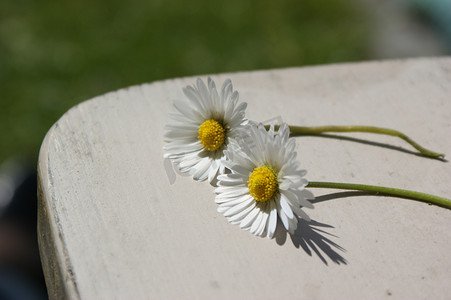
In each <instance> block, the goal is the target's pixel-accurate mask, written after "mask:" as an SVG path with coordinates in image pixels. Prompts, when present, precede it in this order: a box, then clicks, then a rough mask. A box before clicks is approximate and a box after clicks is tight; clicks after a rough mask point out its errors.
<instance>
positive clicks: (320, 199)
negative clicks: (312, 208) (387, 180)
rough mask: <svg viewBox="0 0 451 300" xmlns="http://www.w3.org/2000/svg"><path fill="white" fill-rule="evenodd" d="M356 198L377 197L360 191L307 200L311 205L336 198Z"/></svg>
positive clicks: (375, 194) (374, 194) (376, 194)
mask: <svg viewBox="0 0 451 300" xmlns="http://www.w3.org/2000/svg"><path fill="white" fill-rule="evenodd" d="M358 196H379V194H378V193H371V192H362V191H349V192H338V193H332V194H327V195H322V196H318V197H315V199H313V200H309V201H310V202H311V203H312V204H316V203H320V202H324V201H328V200H333V199H338V198H349V197H358Z"/></svg>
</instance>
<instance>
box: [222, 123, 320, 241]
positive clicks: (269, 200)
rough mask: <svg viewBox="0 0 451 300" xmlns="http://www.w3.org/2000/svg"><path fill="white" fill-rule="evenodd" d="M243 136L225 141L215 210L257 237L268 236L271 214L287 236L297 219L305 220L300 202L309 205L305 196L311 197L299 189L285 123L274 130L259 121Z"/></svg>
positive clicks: (292, 143)
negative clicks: (225, 156)
mask: <svg viewBox="0 0 451 300" xmlns="http://www.w3.org/2000/svg"><path fill="white" fill-rule="evenodd" d="M248 127H249V129H248V130H247V135H246V136H245V137H242V138H241V140H240V139H238V140H234V141H231V142H230V144H229V147H228V150H227V151H225V152H226V155H227V157H228V158H229V161H227V162H226V163H225V165H226V167H227V168H229V169H230V170H231V173H229V174H223V175H220V176H218V185H219V187H218V188H216V190H215V193H216V194H217V195H216V199H215V201H216V203H218V204H219V207H218V211H219V212H220V213H222V214H224V216H226V217H227V219H228V221H229V222H230V223H232V224H239V225H240V227H241V228H243V229H245V230H250V232H251V233H253V234H255V235H258V236H267V237H269V238H272V237H273V236H274V232H275V230H276V226H277V216H278V218H279V219H280V221H281V222H282V224H283V226H284V227H285V229H286V230H287V231H288V232H290V233H291V234H293V233H294V231H295V230H296V227H297V223H298V218H297V217H300V218H303V219H306V220H310V218H309V217H308V216H307V214H306V213H305V212H304V211H302V209H301V206H304V207H308V208H313V205H312V204H311V203H310V202H309V201H308V200H307V199H313V195H312V194H311V193H310V192H309V191H307V190H305V189H304V187H305V186H306V185H307V183H308V182H307V180H306V179H305V178H303V176H304V175H305V174H306V171H305V170H301V169H300V163H299V162H298V161H296V152H295V146H296V144H295V143H296V142H295V139H294V138H289V134H290V130H289V128H288V126H287V124H283V125H282V126H280V128H279V130H278V131H277V132H275V131H274V128H273V127H271V128H270V130H269V131H266V130H265V128H264V126H263V125H259V126H248Z"/></svg>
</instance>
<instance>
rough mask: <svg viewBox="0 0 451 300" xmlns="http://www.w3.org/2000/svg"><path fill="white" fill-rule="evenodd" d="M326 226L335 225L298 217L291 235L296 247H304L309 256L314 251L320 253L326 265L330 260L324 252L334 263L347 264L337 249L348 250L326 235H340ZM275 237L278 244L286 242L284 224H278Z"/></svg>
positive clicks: (320, 257)
mask: <svg viewBox="0 0 451 300" xmlns="http://www.w3.org/2000/svg"><path fill="white" fill-rule="evenodd" d="M322 228H323V229H322ZM324 228H334V227H333V226H332V225H328V224H324V223H320V222H317V221H315V220H311V221H310V222H307V221H305V220H303V219H298V227H297V229H296V231H295V232H294V234H293V235H290V237H291V241H292V243H293V245H294V246H295V247H296V248H302V249H303V250H304V251H305V253H307V254H308V255H309V256H312V252H314V253H315V254H316V255H318V257H319V259H321V261H322V262H323V263H324V264H325V265H328V262H327V260H326V258H325V257H324V255H323V253H324V254H325V255H326V256H327V257H329V259H330V260H332V261H333V262H334V263H336V264H338V265H339V264H345V265H347V264H348V262H347V261H346V259H345V258H344V257H343V256H341V255H340V253H338V252H337V251H336V250H340V251H342V252H346V250H345V249H344V248H343V247H341V246H340V245H338V244H337V243H335V242H333V241H332V240H330V239H329V238H327V237H326V235H329V236H333V237H336V238H338V237H337V236H335V235H333V234H330V233H328V232H327V231H325V230H324ZM275 239H276V242H277V244H279V245H283V244H285V242H286V239H287V232H286V230H285V228H283V225H282V224H278V226H277V229H276V233H275ZM334 248H335V249H334ZM320 250H321V251H320Z"/></svg>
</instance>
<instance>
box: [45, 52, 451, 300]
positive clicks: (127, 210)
mask: <svg viewBox="0 0 451 300" xmlns="http://www.w3.org/2000/svg"><path fill="white" fill-rule="evenodd" d="M228 77H230V78H231V79H232V81H233V83H234V87H235V88H236V89H237V90H238V91H239V92H240V98H241V99H242V100H243V101H247V102H248V109H247V116H248V117H249V118H250V119H254V120H259V121H263V120H267V119H270V118H273V117H275V116H278V115H279V116H281V117H282V118H283V119H284V120H285V121H287V122H288V123H289V124H293V125H304V126H309V125H310V126H315V125H345V124H348V125H351V124H354V125H372V126H380V127H388V128H393V129H398V130H400V131H403V132H404V133H406V134H407V135H409V136H411V137H412V138H413V139H415V140H416V141H418V142H419V143H420V144H422V145H424V146H426V147H428V148H431V149H432V150H436V151H439V152H444V153H445V154H447V156H448V157H450V156H451V139H450V132H451V98H450V95H451V58H446V57H445V58H432V59H414V60H401V61H386V62H368V63H359V64H338V65H328V66H318V67H304V68H290V69H283V70H269V71H258V72H243V73H235V74H219V75H212V78H213V79H214V80H215V81H216V82H217V84H218V85H220V84H221V83H222V81H223V80H224V79H226V78H228ZM194 82H195V78H181V79H174V80H167V81H161V82H155V83H151V84H144V85H141V86H135V87H131V88H128V89H123V90H120V91H117V92H112V93H109V94H106V95H103V96H99V97H97V98H94V99H92V100H90V101H87V102H84V103H81V104H80V105H78V106H76V107H74V108H72V109H71V110H69V111H68V112H67V113H66V114H65V115H64V116H62V118H61V119H60V120H59V121H58V122H57V123H56V124H55V125H54V126H53V127H52V128H51V130H50V131H49V133H48V134H47V136H46V138H45V140H44V142H43V144H42V148H41V153H40V158H39V183H40V197H39V201H40V203H39V241H40V249H41V257H42V260H43V266H44V271H45V276H46V280H47V285H48V288H49V294H50V298H53V299H57V298H63V297H66V298H71V299H78V298H81V299H147V298H154V299H167V298H187V299H193V298H195V299H212V298H215V299H227V298H231V299H240V298H241V299H257V298H258V299H271V298H272V299H274V298H279V299H290V298H291V299H293V298H300V299H324V298H326V299H351V298H352V299H368V298H384V297H390V298H393V299H445V298H450V297H451V292H450V290H449V280H450V274H451V257H450V255H449V253H451V230H450V229H451V211H449V210H446V209H444V208H440V207H436V206H430V205H427V204H424V203H419V202H415V201H410V200H405V199H398V198H389V197H382V196H372V195H362V194H356V193H349V192H347V193H340V192H339V191H336V190H335V191H333V190H324V189H312V191H313V192H314V193H315V195H316V196H317V200H316V201H317V202H316V204H315V209H314V210H307V213H309V215H310V216H311V217H312V219H313V220H314V221H312V222H311V223H305V222H301V223H300V226H299V229H298V230H297V231H296V233H295V235H294V236H289V235H287V234H285V233H284V232H283V231H281V230H279V231H278V232H277V234H276V238H275V239H272V240H269V239H265V238H257V237H255V236H253V235H251V234H250V233H249V232H246V231H243V230H241V229H239V227H238V226H234V225H230V224H228V223H227V221H226V219H225V218H224V217H223V216H222V215H221V214H219V213H218V212H216V208H217V207H216V204H215V203H214V194H213V190H214V187H212V186H211V185H209V184H208V183H206V182H195V181H193V180H192V179H191V178H190V177H185V176H180V175H177V177H176V180H175V182H174V183H173V184H171V183H170V180H169V178H168V176H167V174H166V171H165V168H164V162H163V158H162V157H163V149H162V147H163V137H162V136H163V126H164V124H165V123H166V122H167V117H166V114H167V112H169V111H173V108H172V100H173V99H175V98H178V97H183V94H182V87H184V86H185V85H188V84H193V83H194ZM336 136H338V135H336ZM340 136H345V137H346V138H334V137H330V138H319V137H298V138H297V150H298V159H299V160H300V161H301V163H302V165H303V166H304V168H306V169H307V170H308V172H309V173H308V176H307V177H308V179H310V180H312V181H326V180H327V181H339V182H353V183H367V184H375V185H385V186H392V187H398V188H405V189H412V190H417V191H421V192H426V193H432V194H436V195H441V196H445V197H448V198H449V197H451V185H450V182H451V165H450V163H449V162H442V161H438V160H432V159H427V158H423V157H419V156H416V155H414V154H412V153H411V152H410V151H411V150H412V149H411V148H410V146H409V145H407V144H405V143H404V142H403V141H401V140H398V139H396V138H393V137H385V136H378V135H371V134H345V135H343V134H342V135H340ZM279 227H280V225H279Z"/></svg>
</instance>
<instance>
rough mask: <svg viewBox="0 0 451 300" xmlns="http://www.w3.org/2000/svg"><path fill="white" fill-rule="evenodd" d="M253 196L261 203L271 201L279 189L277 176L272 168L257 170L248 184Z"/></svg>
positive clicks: (265, 167) (263, 167) (264, 167)
mask: <svg viewBox="0 0 451 300" xmlns="http://www.w3.org/2000/svg"><path fill="white" fill-rule="evenodd" d="M247 186H248V187H249V192H250V194H251V196H252V197H253V198H254V199H255V200H257V201H260V202H266V201H268V200H270V199H271V198H272V197H273V195H274V193H275V192H276V191H277V189H278V184H277V176H276V174H275V171H274V170H273V169H272V168H271V167H267V166H262V167H258V168H255V169H254V171H253V172H252V174H251V176H249V181H248V182H247Z"/></svg>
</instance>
